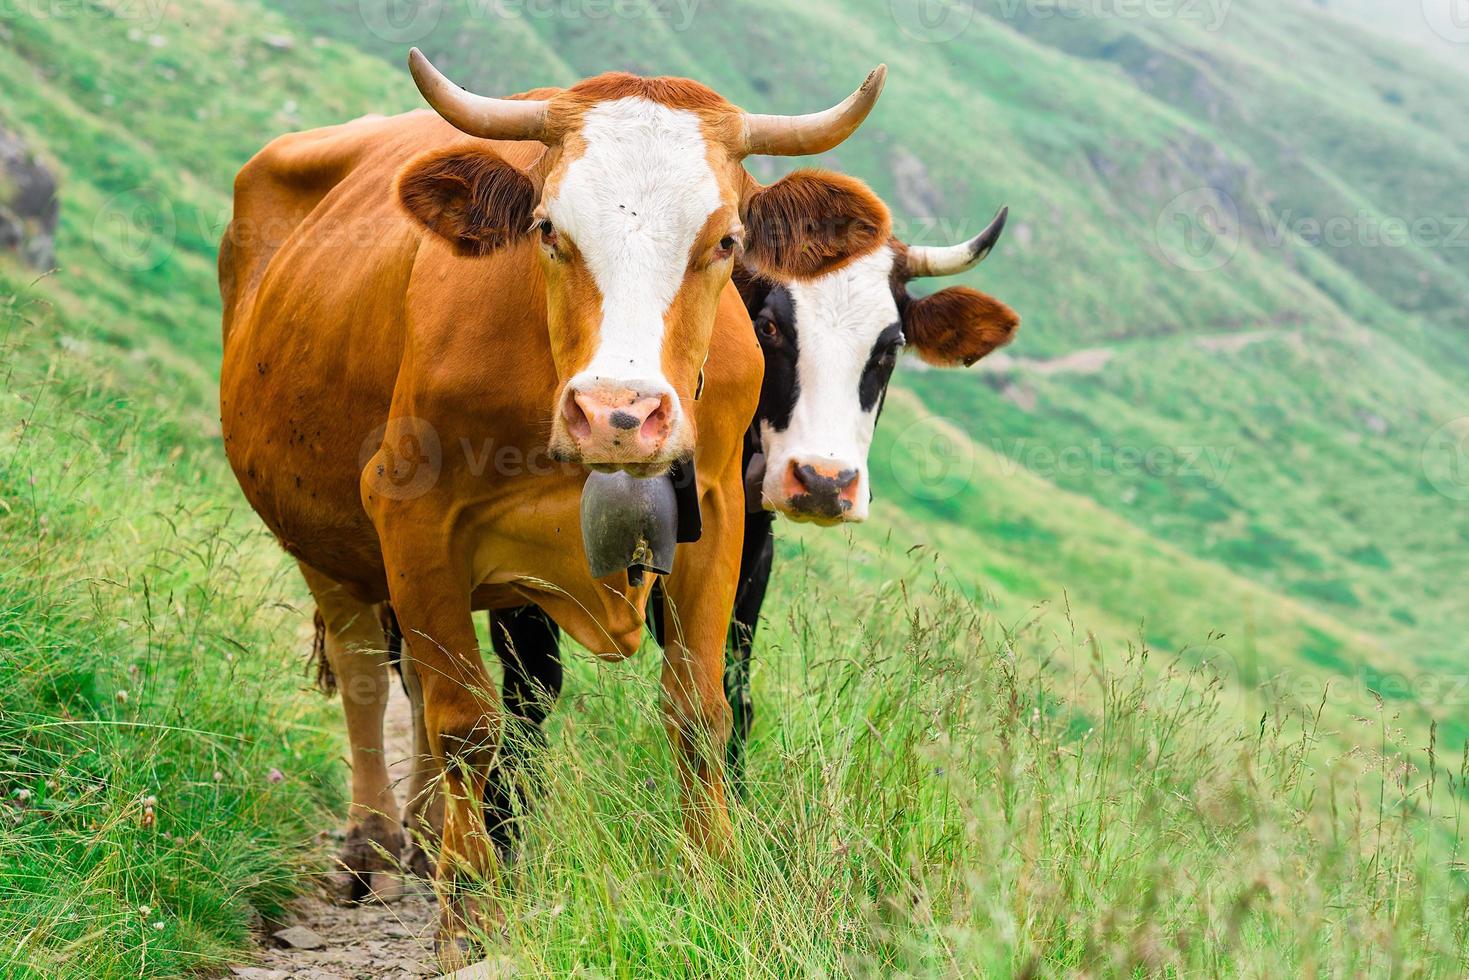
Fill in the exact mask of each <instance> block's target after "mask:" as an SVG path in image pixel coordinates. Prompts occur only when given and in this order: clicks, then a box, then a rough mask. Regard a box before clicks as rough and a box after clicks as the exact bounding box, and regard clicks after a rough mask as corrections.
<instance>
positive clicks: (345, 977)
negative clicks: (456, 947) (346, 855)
mask: <svg viewBox="0 0 1469 980" xmlns="http://www.w3.org/2000/svg"><path fill="white" fill-rule="evenodd" d="M386 729H387V731H386V736H387V750H388V758H389V765H390V771H391V772H392V774H393V776H394V778H395V780H398V781H400V782H401V781H403V780H406V777H407V764H408V759H409V756H410V754H411V752H412V746H413V735H412V718H411V715H410V714H409V711H408V701H407V698H405V697H404V696H403V692H402V691H401V690H400V689H399V688H398V685H396V684H394V685H393V696H392V701H391V702H390V703H389V705H388V717H387V725H386ZM435 914H436V908H435V904H434V898H433V893H432V891H431V890H430V888H429V886H428V884H427V883H426V882H422V881H419V880H417V879H413V878H411V877H410V878H409V880H408V881H406V882H405V887H404V895H403V898H402V899H400V900H398V901H396V902H393V903H392V904H390V905H381V904H373V905H362V906H356V907H347V906H341V905H334V904H332V903H331V902H330V901H328V900H327V899H326V897H325V896H324V895H309V896H306V897H304V898H302V899H301V900H300V901H298V902H297V903H296V904H295V906H294V907H293V909H292V913H291V915H290V916H289V917H288V919H287V921H286V922H284V923H280V924H278V925H276V926H275V927H274V928H273V929H272V930H270V935H267V936H264V937H262V939H261V943H260V949H259V955H258V957H257V958H256V960H255V961H254V962H252V963H250V964H249V965H241V966H235V967H232V968H231V969H230V972H229V974H227V976H231V977H240V978H244V980H368V978H371V980H417V978H420V977H437V976H439V970H438V969H437V967H436V966H435V959H434V946H433V931H434V922H435ZM486 975H488V974H486Z"/></svg>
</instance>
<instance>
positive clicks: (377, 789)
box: [301, 565, 403, 902]
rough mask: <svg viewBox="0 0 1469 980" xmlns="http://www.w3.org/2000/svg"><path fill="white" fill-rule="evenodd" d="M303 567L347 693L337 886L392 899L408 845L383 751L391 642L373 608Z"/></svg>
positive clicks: (329, 654)
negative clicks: (345, 805) (348, 778)
mask: <svg viewBox="0 0 1469 980" xmlns="http://www.w3.org/2000/svg"><path fill="white" fill-rule="evenodd" d="M301 572H302V574H303V575H304V576H305V578H306V584H307V585H308V586H309V587H310V589H311V594H312V596H313V597H314V598H315V599H316V609H317V612H318V614H319V615H320V616H321V621H322V626H323V628H324V633H325V635H324V637H323V640H324V642H323V646H324V654H325V656H326V659H327V662H328V663H329V664H330V665H331V670H332V674H333V675H334V676H335V678H336V686H337V690H338V691H339V692H341V696H342V709H343V711H344V713H345V714H346V717H347V739H348V742H349V744H350V746H351V757H352V804H351V806H350V808H349V809H348V816H347V842H346V844H345V845H344V846H343V848H342V851H341V854H340V856H339V861H340V862H341V865H342V868H343V869H344V870H343V874H342V875H341V877H340V879H339V880H338V882H337V886H338V891H339V893H340V894H341V896H342V897H344V898H346V899H348V900H350V901H354V902H356V901H361V900H363V899H366V898H376V899H379V900H382V901H387V900H390V899H393V898H396V897H397V896H398V895H399V894H400V893H401V887H402V882H401V880H400V879H399V878H398V876H397V874H396V871H397V869H398V858H399V855H400V854H401V853H402V850H403V831H402V829H401V827H400V826H399V824H398V801H397V800H396V798H395V797H394V795H393V787H392V785H391V783H390V782H389V781H388V764H387V758H386V756H385V754H384V751H383V714H384V712H385V711H386V710H387V706H388V692H389V684H390V676H389V674H390V672H389V670H388V654H387V649H386V647H387V644H386V643H385V642H384V640H385V638H384V636H383V631H382V627H381V625H380V624H379V622H378V618H377V610H376V609H375V608H374V607H373V606H371V605H369V604H367V603H363V602H359V601H357V600H356V599H354V598H352V597H351V596H350V595H348V594H347V592H346V590H344V589H343V588H342V587H341V586H340V585H338V584H336V583H335V582H333V581H331V580H330V579H328V578H326V577H324V576H322V575H320V574H318V573H317V572H315V571H313V570H312V569H310V568H308V567H306V566H305V565H302V566H301Z"/></svg>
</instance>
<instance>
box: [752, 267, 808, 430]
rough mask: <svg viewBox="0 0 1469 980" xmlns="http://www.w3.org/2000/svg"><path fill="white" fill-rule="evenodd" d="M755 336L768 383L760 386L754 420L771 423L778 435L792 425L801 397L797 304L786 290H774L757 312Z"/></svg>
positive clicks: (754, 315) (773, 287)
mask: <svg viewBox="0 0 1469 980" xmlns="http://www.w3.org/2000/svg"><path fill="white" fill-rule="evenodd" d="M752 319H753V320H754V323H755V336H756V337H758V338H759V339H760V350H761V352H762V353H763V354H764V355H765V380H764V382H762V383H761V385H760V406H759V408H757V409H756V410H755V420H756V422H757V424H758V423H759V422H768V423H769V424H770V427H771V428H772V429H774V430H775V431H777V432H782V431H784V430H785V429H786V428H787V427H788V426H790V424H791V413H792V412H794V411H795V409H796V399H797V398H798V397H800V394H801V379H800V376H799V375H798V374H797V373H796V359H797V357H798V355H799V351H800V348H799V344H798V341H797V337H796V304H795V303H794V302H793V301H792V300H791V294H790V293H789V292H787V291H786V289H785V287H784V286H772V287H771V289H770V292H769V293H767V294H766V296H765V302H764V303H763V304H761V306H760V309H759V310H758V311H754V312H753V314H752Z"/></svg>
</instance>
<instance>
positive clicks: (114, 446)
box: [0, 293, 340, 978]
mask: <svg viewBox="0 0 1469 980" xmlns="http://www.w3.org/2000/svg"><path fill="white" fill-rule="evenodd" d="M38 313H39V311H38V309H37V307H35V306H34V305H27V303H26V301H25V300H23V299H21V298H19V297H17V296H16V295H15V294H14V293H11V294H9V296H8V298H7V300H6V301H5V303H4V305H3V307H0V363H3V364H4V365H5V369H4V374H0V405H3V421H4V425H3V429H0V554H3V559H0V937H3V939H0V963H3V964H5V965H4V968H3V971H0V972H3V974H4V975H5V976H38V977H47V978H51V977H78V978H81V977H87V978H94V977H114V976H116V977H121V976H129V977H137V976H149V977H174V976H181V975H184V974H186V973H189V972H193V971H195V970H198V969H201V968H205V967H208V966H211V965H212V966H214V967H216V968H218V967H220V966H222V965H223V964H224V963H226V962H229V961H231V958H233V957H235V956H238V950H239V948H240V947H241V946H242V945H243V944H244V943H245V942H246V940H247V938H248V928H249V925H250V922H251V919H252V917H255V916H257V915H258V914H260V913H265V914H270V913H272V912H275V911H278V910H279V909H280V907H281V904H282V903H283V902H284V901H285V900H287V899H288V898H289V896H291V895H292V894H295V893H296V892H297V891H299V889H300V888H301V886H302V883H303V879H302V872H303V871H304V870H306V869H307V867H308V866H310V865H311V864H313V863H314V862H315V861H316V860H317V859H316V858H315V857H314V855H315V853H316V849H315V846H314V845H315V843H316V841H315V835H316V834H317V833H318V832H319V831H320V830H322V829H323V828H325V827H327V826H328V825H329V824H328V821H329V820H330V819H331V818H330V817H328V816H327V808H328V806H329V805H331V804H332V803H334V802H335V801H337V800H338V799H339V798H340V787H339V775H340V770H339V769H338V768H337V767H336V766H335V765H334V764H333V763H334V760H335V757H336V754H337V752H336V749H337V742H336V740H335V736H334V735H333V734H331V733H328V732H326V731H325V730H324V729H322V728H321V727H320V726H319V725H318V721H319V720H320V719H321V718H323V717H330V716H328V715H324V714H323V713H322V706H321V705H320V704H319V703H318V702H317V701H316V700H314V699H303V698H298V697H296V696H294V691H295V689H296V688H299V687H302V686H304V676H303V674H302V669H301V659H300V658H301V650H302V646H301V642H300V640H299V639H298V638H296V637H295V635H294V633H295V628H296V627H297V626H298V625H299V623H300V619H301V617H300V614H299V613H298V612H297V611H295V610H293V609H291V608H289V607H288V606H285V605H284V604H283V603H282V601H281V599H280V598H279V597H281V596H283V595H289V594H293V593H292V591H291V590H289V589H287V587H286V582H284V581H283V580H282V579H281V577H280V571H281V569H282V568H283V567H284V566H283V564H282V563H281V561H280V560H279V555H278V552H277V551H276V550H275V548H274V546H273V544H272V543H271V542H269V540H268V538H267V537H266V536H265V535H263V534H262V533H260V531H259V530H257V529H256V528H255V527H254V526H252V523H251V522H250V521H248V520H246V519H244V518H245V517H246V516H247V515H243V514H237V513H231V512H230V510H229V509H228V508H226V507H225V506H223V505H221V504H220V503H219V501H220V500H221V499H229V498H228V497H227V496H224V495H221V494H220V493H219V488H220V487H221V486H223V485H224V484H223V482H222V481H223V480H224V479H225V478H226V476H225V474H223V473H222V467H221V465H220V464H219V462H218V461H217V460H218V458H219V457H218V456H217V455H215V454H216V453H217V446H216V444H215V440H214V439H213V438H211V436H210V433H209V432H208V431H207V429H205V428H203V427H202V426H201V425H199V424H198V422H197V418H196V417H197V410H196V409H195V408H194V407H193V406H192V405H188V406H185V405H180V404H174V403H171V401H170V396H169V395H168V394H167V393H168V392H169V391H170V390H171V387H170V385H169V384H168V381H167V378H166V376H162V375H164V374H165V369H164V368H163V367H162V366H160V365H158V364H154V363H151V362H149V361H148V360H147V359H145V358H141V357H136V356H133V355H130V354H129V353H127V352H124V351H119V350H109V349H107V348H105V347H100V346H99V347H86V349H81V348H80V347H79V345H80V344H82V342H80V341H65V342H63V341H59V340H58V337H57V335H56V332H55V330H54V324H50V323H49V322H48V324H47V325H46V326H45V327H40V326H38V325H37V324H36V323H35V322H34V318H35V317H36V316H37V315H38ZM125 392H127V393H131V394H124V393H125ZM174 397H178V396H177V395H175V396H174Z"/></svg>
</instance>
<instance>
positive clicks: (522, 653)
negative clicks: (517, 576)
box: [485, 606, 561, 860]
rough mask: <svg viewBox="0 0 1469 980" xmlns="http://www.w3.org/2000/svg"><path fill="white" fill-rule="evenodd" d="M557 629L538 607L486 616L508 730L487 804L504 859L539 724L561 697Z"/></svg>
mask: <svg viewBox="0 0 1469 980" xmlns="http://www.w3.org/2000/svg"><path fill="white" fill-rule="evenodd" d="M560 637H561V630H560V629H559V628H558V627H557V626H556V624H555V623H553V622H552V621H551V619H550V617H548V616H547V615H546V614H545V613H544V612H542V611H541V609H540V607H538V606H522V607H520V608H519V609H505V610H498V611H496V612H494V613H492V614H491V615H490V639H491V643H492V644H493V646H494V649H495V655H496V656H498V657H499V658H500V663H501V664H502V665H503V666H504V669H505V682H504V685H503V687H502V688H501V691H502V697H503V698H504V701H505V711H506V727H505V741H504V748H503V750H502V751H501V754H500V765H499V767H498V768H497V769H496V770H495V772H494V775H493V776H492V778H491V780H490V795H489V797H488V798H487V799H486V801H485V805H486V808H487V809H488V811H489V812H488V814H487V815H486V819H487V820H488V822H489V827H490V836H491V837H493V838H494V840H495V844H496V846H497V847H499V848H500V853H501V855H502V857H504V858H506V859H507V860H508V859H510V858H511V857H512V855H513V854H514V848H515V840H516V836H517V833H518V830H517V827H516V818H517V816H518V815H521V814H524V813H525V812H526V809H527V807H528V804H529V803H530V800H529V799H528V798H527V792H526V791H527V790H531V789H533V786H532V785H531V783H532V782H533V781H534V779H535V777H534V773H533V762H532V759H533V756H534V755H535V753H536V752H538V751H539V750H540V749H541V748H542V747H543V746H544V745H545V743H546V734H545V732H544V731H543V730H542V729H541V724H542V722H544V721H545V720H546V715H547V714H548V713H549V712H550V710H551V708H552V707H553V706H554V705H555V703H556V698H557V697H559V696H560V694H561V656H560V650H559V648H558V643H559V640H560Z"/></svg>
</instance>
